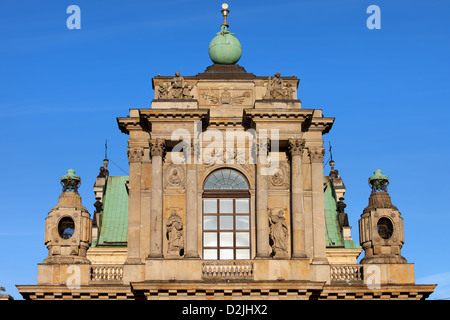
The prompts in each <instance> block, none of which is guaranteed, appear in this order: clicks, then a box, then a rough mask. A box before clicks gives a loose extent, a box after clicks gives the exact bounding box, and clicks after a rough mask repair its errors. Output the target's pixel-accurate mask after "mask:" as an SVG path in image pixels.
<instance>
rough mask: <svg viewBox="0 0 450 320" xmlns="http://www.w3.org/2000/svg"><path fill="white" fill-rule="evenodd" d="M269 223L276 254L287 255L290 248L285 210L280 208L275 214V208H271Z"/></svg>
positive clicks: (273, 248)
mask: <svg viewBox="0 0 450 320" xmlns="http://www.w3.org/2000/svg"><path fill="white" fill-rule="evenodd" d="M269 223H270V239H271V242H272V250H273V253H274V256H275V257H277V256H280V255H281V256H286V255H287V249H288V228H287V225H286V219H285V217H284V211H283V210H279V211H278V214H276V215H275V214H273V210H270V214H269Z"/></svg>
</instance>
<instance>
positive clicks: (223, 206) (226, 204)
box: [220, 199, 233, 213]
mask: <svg viewBox="0 0 450 320" xmlns="http://www.w3.org/2000/svg"><path fill="white" fill-rule="evenodd" d="M220 213H233V199H220Z"/></svg>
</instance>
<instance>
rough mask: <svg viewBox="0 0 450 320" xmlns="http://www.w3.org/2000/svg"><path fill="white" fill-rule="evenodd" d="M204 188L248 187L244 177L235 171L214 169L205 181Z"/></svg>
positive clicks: (241, 188)
mask: <svg viewBox="0 0 450 320" xmlns="http://www.w3.org/2000/svg"><path fill="white" fill-rule="evenodd" d="M205 189H207V190H208V189H209V190H212V189H240V190H244V189H248V184H247V181H246V180H245V178H244V177H243V176H242V175H241V174H240V173H239V172H237V171H235V170H230V169H222V170H218V171H215V172H214V173H213V174H211V175H210V176H209V177H208V180H207V181H206V182H205Z"/></svg>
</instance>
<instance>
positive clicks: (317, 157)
mask: <svg viewBox="0 0 450 320" xmlns="http://www.w3.org/2000/svg"><path fill="white" fill-rule="evenodd" d="M308 151H309V157H310V158H311V162H320V163H323V156H324V155H325V149H324V148H323V147H308Z"/></svg>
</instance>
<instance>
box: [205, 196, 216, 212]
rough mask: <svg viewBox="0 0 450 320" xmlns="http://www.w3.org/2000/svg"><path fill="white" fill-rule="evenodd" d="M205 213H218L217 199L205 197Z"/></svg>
mask: <svg viewBox="0 0 450 320" xmlns="http://www.w3.org/2000/svg"><path fill="white" fill-rule="evenodd" d="M203 212H204V213H217V199H203Z"/></svg>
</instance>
